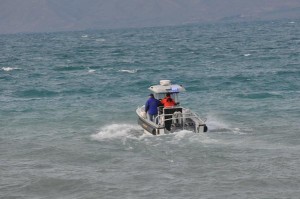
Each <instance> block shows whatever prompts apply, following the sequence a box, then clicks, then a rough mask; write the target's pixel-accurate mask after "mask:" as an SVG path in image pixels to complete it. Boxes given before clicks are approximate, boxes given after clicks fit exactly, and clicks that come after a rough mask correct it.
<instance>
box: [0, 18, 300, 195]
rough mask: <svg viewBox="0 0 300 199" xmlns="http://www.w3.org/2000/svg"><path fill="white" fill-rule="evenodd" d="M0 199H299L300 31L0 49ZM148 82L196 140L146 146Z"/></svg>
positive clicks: (278, 25)
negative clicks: (191, 125)
mask: <svg viewBox="0 0 300 199" xmlns="http://www.w3.org/2000/svg"><path fill="white" fill-rule="evenodd" d="M0 46H1V48H0V93H1V95H0V104H1V106H0V168H1V169H0V198H130V199H132V198H149V199H150V198H151V199H152V198H237V199H241V198H299V195H300V177H299V176H300V169H299V165H300V155H299V154H300V145H299V144H300V139H299V137H300V135H299V133H300V130H299V129H300V123H299V120H300V100H299V99H300V48H299V47H300V21H297V20H296V21H288V20H287V21H275V22H272V21H269V22H252V23H231V24H210V25H188V26H178V27H160V28H143V29H122V30H103V31H86V32H64V33H43V34H15V35H0ZM161 79H170V80H171V81H172V82H174V83H178V84H182V85H183V86H185V88H186V90H187V92H186V93H184V94H182V95H181V104H182V105H183V106H186V107H189V108H191V109H192V110H194V111H195V112H197V113H198V114H199V115H201V116H202V117H204V118H207V125H208V128H209V131H208V132H207V133H205V134H194V133H191V132H188V131H181V132H179V133H176V134H168V135H161V136H152V135H146V134H143V131H142V129H141V127H139V126H138V125H137V117H136V115H135V109H136V108H137V106H141V105H143V104H144V103H145V101H146V99H147V95H148V94H149V91H148V87H149V86H150V85H154V84H157V83H158V82H159V80H161Z"/></svg>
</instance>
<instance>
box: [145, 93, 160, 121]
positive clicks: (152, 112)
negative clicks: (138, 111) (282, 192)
mask: <svg viewBox="0 0 300 199" xmlns="http://www.w3.org/2000/svg"><path fill="white" fill-rule="evenodd" d="M160 105H161V103H160V101H159V100H157V99H155V97H154V95H153V94H152V93H151V94H150V95H149V99H148V100H147V102H146V104H145V112H146V113H147V115H148V119H149V120H150V121H152V122H154V120H155V118H156V116H157V114H158V110H157V109H158V107H159V106H160ZM155 123H157V121H155Z"/></svg>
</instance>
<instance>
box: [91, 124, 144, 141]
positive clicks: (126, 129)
mask: <svg viewBox="0 0 300 199" xmlns="http://www.w3.org/2000/svg"><path fill="white" fill-rule="evenodd" d="M139 133H141V134H142V131H141V128H140V127H139V126H138V125H133V124H111V125H106V126H104V127H102V128H101V129H100V131H99V132H98V133H97V134H94V135H91V137H92V139H94V140H98V141H103V140H107V139H123V138H136V136H137V134H139Z"/></svg>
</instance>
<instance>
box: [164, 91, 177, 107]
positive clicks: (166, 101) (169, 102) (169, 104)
mask: <svg viewBox="0 0 300 199" xmlns="http://www.w3.org/2000/svg"><path fill="white" fill-rule="evenodd" d="M161 103H162V104H163V105H164V107H172V106H175V105H177V103H176V102H175V101H174V100H173V99H172V98H171V94H170V93H167V94H166V97H165V98H164V99H162V100H161Z"/></svg>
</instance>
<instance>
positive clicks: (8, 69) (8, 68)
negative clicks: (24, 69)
mask: <svg viewBox="0 0 300 199" xmlns="http://www.w3.org/2000/svg"><path fill="white" fill-rule="evenodd" d="M1 69H2V70H3V71H6V72H9V71H13V70H20V68H17V67H2V68H1Z"/></svg>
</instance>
